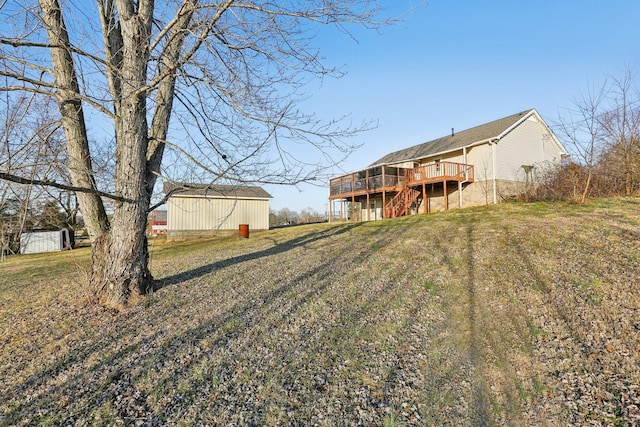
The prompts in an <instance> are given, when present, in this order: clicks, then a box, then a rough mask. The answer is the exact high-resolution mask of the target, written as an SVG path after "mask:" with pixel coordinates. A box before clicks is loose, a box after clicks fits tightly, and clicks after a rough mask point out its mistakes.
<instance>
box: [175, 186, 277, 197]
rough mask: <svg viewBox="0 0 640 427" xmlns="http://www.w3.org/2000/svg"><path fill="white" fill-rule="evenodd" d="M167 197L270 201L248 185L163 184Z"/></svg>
mask: <svg viewBox="0 0 640 427" xmlns="http://www.w3.org/2000/svg"><path fill="white" fill-rule="evenodd" d="M163 190H164V193H165V194H166V195H167V196H169V197H189V196H191V197H209V198H214V199H272V198H273V197H272V196H271V195H270V194H269V193H267V192H266V191H265V190H264V189H262V188H261V187H257V186H248V185H213V184H196V183H188V182H184V183H171V182H165V183H164V188H163Z"/></svg>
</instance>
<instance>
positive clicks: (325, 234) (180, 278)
mask: <svg viewBox="0 0 640 427" xmlns="http://www.w3.org/2000/svg"><path fill="white" fill-rule="evenodd" d="M360 224H361V223H351V224H347V225H342V226H337V227H332V228H330V229H326V230H321V231H314V232H311V233H308V234H304V235H302V236H299V237H296V238H294V239H291V240H287V241H285V242H282V243H276V244H275V245H274V246H273V247H270V248H267V249H263V250H261V251H257V252H251V253H247V254H242V255H237V256H234V257H231V258H227V259H223V260H220V261H216V262H213V263H211V264H207V265H203V266H200V267H196V268H193V269H191V270H187V271H183V272H180V273H178V274H174V275H172V276H168V277H164V278H162V279H158V280H156V284H155V289H156V290H159V289H162V288H164V287H167V286H171V285H177V284H179V283H182V282H185V281H187V280H191V279H194V278H198V277H202V276H205V275H207V274H209V273H211V272H213V271H215V270H218V269H221V268H225V267H229V266H231V265H236V264H239V263H242V262H246V261H253V260H256V259H259V258H263V257H268V256H271V255H276V254H280V253H283V252H287V251H290V250H292V249H295V248H297V247H300V246H304V245H308V244H310V243H314V242H317V241H319V240H323V239H328V238H331V237H335V236H338V235H340V234H343V233H346V232H348V231H350V230H352V229H354V228H355V227H358V226H359V225H360Z"/></svg>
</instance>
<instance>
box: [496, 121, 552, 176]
mask: <svg viewBox="0 0 640 427" xmlns="http://www.w3.org/2000/svg"><path fill="white" fill-rule="evenodd" d="M560 155H561V152H560V149H559V147H558V146H557V145H556V144H555V142H554V141H553V140H552V137H551V136H550V134H549V132H548V131H547V129H546V128H545V127H544V126H543V125H542V124H541V123H539V122H538V121H537V120H532V119H530V120H525V121H524V122H523V123H521V124H520V125H519V126H517V127H516V128H515V129H513V130H512V131H511V132H510V133H508V134H507V135H506V136H505V137H504V138H502V139H501V140H500V142H498V145H497V151H496V165H497V167H496V169H497V171H496V179H501V180H508V181H524V178H525V172H524V169H523V168H522V166H523V165H533V166H535V167H537V168H541V167H543V166H545V164H547V163H550V162H553V163H555V162H559V161H560Z"/></svg>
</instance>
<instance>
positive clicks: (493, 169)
mask: <svg viewBox="0 0 640 427" xmlns="http://www.w3.org/2000/svg"><path fill="white" fill-rule="evenodd" d="M497 144H498V139H497V138H496V139H494V140H492V141H491V142H490V143H489V145H491V175H492V176H493V178H492V181H493V204H494V205H495V204H497V203H498V190H497V183H496V145H497Z"/></svg>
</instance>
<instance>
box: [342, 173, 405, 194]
mask: <svg viewBox="0 0 640 427" xmlns="http://www.w3.org/2000/svg"><path fill="white" fill-rule="evenodd" d="M404 180H405V178H404V176H392V175H384V176H383V175H378V176H370V177H369V178H358V177H357V174H350V175H345V176H341V177H339V178H334V179H332V180H331V183H330V186H331V190H330V191H331V192H330V195H331V196H338V195H340V194H350V193H359V192H363V193H366V192H369V193H371V192H375V191H376V190H378V189H382V188H394V189H396V188H397V189H401V188H402V187H404Z"/></svg>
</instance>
